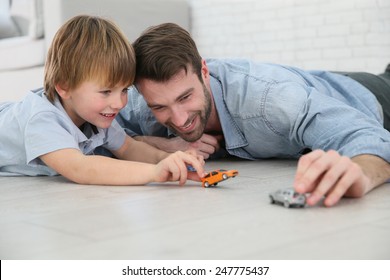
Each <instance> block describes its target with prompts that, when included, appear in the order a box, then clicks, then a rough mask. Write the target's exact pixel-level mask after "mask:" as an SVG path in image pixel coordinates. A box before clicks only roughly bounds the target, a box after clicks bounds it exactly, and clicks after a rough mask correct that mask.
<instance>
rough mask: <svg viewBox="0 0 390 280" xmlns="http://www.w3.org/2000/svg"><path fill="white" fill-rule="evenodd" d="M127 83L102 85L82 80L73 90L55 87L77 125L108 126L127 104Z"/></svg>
mask: <svg viewBox="0 0 390 280" xmlns="http://www.w3.org/2000/svg"><path fill="white" fill-rule="evenodd" d="M127 89H128V85H123V84H122V85H116V86H115V87H113V88H108V87H102V86H100V85H99V84H98V83H97V82H92V81H88V82H83V83H82V84H81V85H80V86H79V87H78V88H76V89H74V90H64V89H57V92H58V93H59V95H60V96H61V99H62V105H63V106H64V108H65V110H66V112H67V113H68V115H69V117H70V118H71V119H72V121H73V122H74V124H75V125H76V126H78V127H80V126H81V125H83V124H84V123H85V122H89V123H91V124H93V125H95V126H96V127H99V128H108V127H110V126H111V123H112V121H113V120H114V119H115V117H116V116H117V114H118V113H119V111H120V110H121V109H122V108H123V107H124V106H126V104H127Z"/></svg>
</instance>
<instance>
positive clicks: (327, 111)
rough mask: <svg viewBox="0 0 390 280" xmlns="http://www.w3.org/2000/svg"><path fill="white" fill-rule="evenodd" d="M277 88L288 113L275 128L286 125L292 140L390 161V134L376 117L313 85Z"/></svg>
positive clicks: (344, 153) (282, 109)
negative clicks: (370, 155) (321, 91)
mask: <svg viewBox="0 0 390 280" xmlns="http://www.w3.org/2000/svg"><path fill="white" fill-rule="evenodd" d="M278 91H279V92H280V93H281V94H280V95H278V98H279V99H283V102H279V104H283V105H280V106H284V107H285V108H280V109H281V112H283V113H284V114H286V113H287V115H285V116H284V118H280V119H279V120H280V121H279V122H278V123H276V124H274V127H275V129H276V130H278V129H280V128H283V131H281V133H282V134H283V135H285V136H287V137H289V139H290V140H291V141H293V142H295V143H297V144H299V145H301V146H302V147H308V148H310V149H312V150H314V149H322V150H337V151H338V152H340V154H342V155H345V156H348V157H354V156H357V155H361V154H372V155H376V156H379V157H381V158H383V159H385V160H386V161H388V162H390V133H389V132H388V131H387V130H385V129H384V128H383V126H382V124H381V123H380V122H379V121H378V120H376V119H375V118H373V117H370V116H368V115H366V114H364V113H362V112H360V111H359V110H357V109H355V108H353V107H351V106H349V105H347V104H345V103H343V102H342V101H340V100H337V99H335V98H332V97H329V96H327V95H324V94H321V93H320V92H318V91H317V90H316V89H315V88H313V87H307V88H305V87H303V86H301V85H300V86H295V87H292V86H291V85H289V91H287V90H280V89H279V90H278ZM292 93H293V94H292ZM274 104H275V103H274ZM287 107H288V108H287ZM274 113H275V112H274ZM286 124H287V125H286Z"/></svg>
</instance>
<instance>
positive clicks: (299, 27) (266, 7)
mask: <svg viewBox="0 0 390 280" xmlns="http://www.w3.org/2000/svg"><path fill="white" fill-rule="evenodd" d="M189 2H190V5H191V17H192V18H191V24H192V29H191V30H192V34H193V37H194V39H195V40H196V42H197V44H198V47H199V50H200V52H201V54H202V56H203V57H248V58H253V59H256V60H259V61H267V62H275V63H282V64H289V65H294V66H298V67H302V68H305V69H327V70H347V71H367V72H372V73H380V72H383V70H384V68H385V66H386V65H387V64H388V63H390V0H328V1H323V0H189Z"/></svg>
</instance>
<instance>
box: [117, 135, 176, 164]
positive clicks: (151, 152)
mask: <svg viewBox="0 0 390 280" xmlns="http://www.w3.org/2000/svg"><path fill="white" fill-rule="evenodd" d="M112 153H113V154H114V155H115V156H116V157H117V158H119V159H124V160H131V161H140V162H146V163H154V164H155V163H158V162H160V161H161V160H162V159H164V158H166V157H167V156H168V155H169V153H167V152H165V151H162V150H159V149H157V148H155V147H153V146H151V145H149V144H148V143H144V142H142V141H136V140H134V139H133V138H131V137H130V136H127V135H126V138H125V142H124V144H123V145H122V147H120V148H119V149H118V150H116V151H112Z"/></svg>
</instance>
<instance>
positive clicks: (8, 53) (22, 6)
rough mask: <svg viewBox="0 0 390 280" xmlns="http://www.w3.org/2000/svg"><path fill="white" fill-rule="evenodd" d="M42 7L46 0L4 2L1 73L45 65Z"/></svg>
mask: <svg viewBox="0 0 390 280" xmlns="http://www.w3.org/2000/svg"><path fill="white" fill-rule="evenodd" d="M42 4H43V2H42V0H12V1H10V0H0V10H1V12H0V22H1V25H0V61H1V63H0V71H4V70H12V69H20V68H26V67H32V66H37V65H42V64H43V62H44V59H45V41H44V31H43V9H42V6H43V5H42ZM1 26H3V28H2V27H1Z"/></svg>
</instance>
